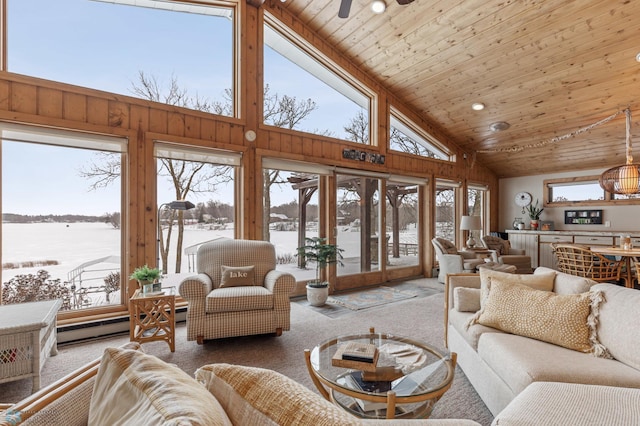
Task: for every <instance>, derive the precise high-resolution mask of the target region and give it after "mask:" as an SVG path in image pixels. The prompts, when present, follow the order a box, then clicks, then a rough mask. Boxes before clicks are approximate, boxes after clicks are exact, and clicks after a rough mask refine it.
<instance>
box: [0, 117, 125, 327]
mask: <svg viewBox="0 0 640 426" xmlns="http://www.w3.org/2000/svg"><path fill="white" fill-rule="evenodd" d="M0 139H1V140H4V139H7V140H8V141H13V142H20V143H31V144H41V145H47V146H56V147H62V148H71V149H83V150H93V151H96V152H99V151H102V152H109V153H112V154H118V155H120V161H121V166H120V189H119V191H120V231H119V233H120V265H119V267H120V300H119V302H118V303H111V304H108V305H102V306H100V305H96V306H91V307H88V308H82V309H72V310H68V311H60V312H59V313H58V318H59V320H76V319H88V318H92V317H94V316H96V315H105V314H112V313H114V312H122V311H123V310H127V309H128V305H127V301H128V300H129V296H128V293H127V288H128V284H129V280H128V279H126V278H125V277H126V273H125V272H124V271H127V268H128V256H127V253H128V252H129V246H128V242H127V241H128V235H129V232H130V231H129V227H128V215H129V210H128V208H127V204H128V202H127V194H128V191H127V186H128V184H129V182H128V181H129V169H128V167H129V159H128V156H129V153H128V151H129V148H130V144H129V139H128V138H127V137H126V136H116V135H107V134H98V133H90V132H86V131H81V130H67V129H62V128H57V127H42V126H34V125H31V124H19V123H11V122H4V121H2V122H0ZM83 141H84V142H83ZM1 151H2V149H1V147H0V155H2V152H1ZM3 184H4V183H3V182H2V177H1V176H0V190H1V188H2V185H3ZM0 203H1V201H0ZM0 233H1V230H0ZM2 251H3V247H2V241H1V239H0V258H2ZM1 285H2V283H0V287H1Z"/></svg>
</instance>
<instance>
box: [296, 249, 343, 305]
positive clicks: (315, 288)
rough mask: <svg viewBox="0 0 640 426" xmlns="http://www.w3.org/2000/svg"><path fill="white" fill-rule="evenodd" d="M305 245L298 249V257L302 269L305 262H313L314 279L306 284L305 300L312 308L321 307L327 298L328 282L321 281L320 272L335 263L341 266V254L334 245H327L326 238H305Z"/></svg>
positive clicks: (340, 250)
mask: <svg viewBox="0 0 640 426" xmlns="http://www.w3.org/2000/svg"><path fill="white" fill-rule="evenodd" d="M305 243H306V244H305V245H304V246H302V247H298V249H297V250H298V256H300V257H302V259H303V263H302V265H303V267H304V268H306V264H307V262H309V261H310V262H315V264H316V278H315V279H314V280H311V281H308V282H307V299H308V300H309V302H310V303H311V305H312V306H322V305H324V304H325V302H326V301H327V297H329V282H328V281H324V280H323V279H322V271H324V270H325V269H326V267H327V266H329V265H331V264H334V263H337V264H340V265H342V252H343V250H342V249H340V248H338V246H337V245H335V244H327V239H326V238H321V237H312V238H305Z"/></svg>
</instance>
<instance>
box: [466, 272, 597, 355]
mask: <svg viewBox="0 0 640 426" xmlns="http://www.w3.org/2000/svg"><path fill="white" fill-rule="evenodd" d="M603 300H604V299H603V297H602V293H601V292H588V293H581V294H567V295H562V294H556V293H553V292H550V291H541V290H535V289H533V288H530V287H528V286H525V285H521V284H517V283H513V282H509V281H503V280H500V279H496V278H495V277H494V278H493V279H492V280H491V284H490V287H489V289H488V296H487V298H486V300H485V304H484V306H483V308H482V309H481V310H480V312H479V315H478V316H477V319H476V320H474V321H473V322H475V323H478V324H482V325H484V326H487V327H492V328H496V329H499V330H502V331H505V332H507V333H512V334H517V335H520V336H525V337H530V338H532V339H536V340H542V341H544V342H548V343H553V344H554V345H559V346H563V347H565V348H568V349H573V350H575V351H580V352H594V353H595V354H596V355H597V356H606V349H605V348H604V347H603V346H602V345H601V344H600V343H599V342H598V340H597V334H596V331H597V330H596V325H597V317H598V313H599V307H600V303H601V302H602V301H603Z"/></svg>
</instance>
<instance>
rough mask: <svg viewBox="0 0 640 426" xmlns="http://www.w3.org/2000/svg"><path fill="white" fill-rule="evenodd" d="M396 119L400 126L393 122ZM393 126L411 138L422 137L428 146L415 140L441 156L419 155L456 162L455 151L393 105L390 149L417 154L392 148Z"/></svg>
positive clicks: (389, 139)
mask: <svg viewBox="0 0 640 426" xmlns="http://www.w3.org/2000/svg"><path fill="white" fill-rule="evenodd" d="M394 120H395V121H397V122H398V123H399V124H400V126H395V125H394V124H393V121H394ZM401 127H404V129H402V128H401ZM392 128H396V129H398V131H400V132H402V133H403V134H404V135H405V136H407V137H409V138H413V137H416V138H419V139H422V142H424V143H426V145H428V146H425V145H424V144H422V143H420V142H421V141H417V140H414V142H415V143H417V144H419V145H421V146H422V147H423V148H424V149H425V150H427V151H431V152H433V153H434V154H436V155H439V157H428V156H424V155H419V154H418V155H417V156H418V157H420V158H428V159H430V160H440V161H447V162H450V163H455V161H456V155H455V154H454V153H453V152H451V150H450V149H449V148H448V147H447V146H446V145H444V144H443V143H442V142H440V141H439V140H438V139H437V138H436V137H435V136H433V135H431V134H430V133H429V132H427V131H426V130H424V129H422V128H421V127H420V126H418V125H417V124H416V123H414V122H413V120H411V119H409V118H408V117H407V116H406V115H404V114H402V113H401V112H400V111H399V110H398V109H397V108H394V107H393V106H391V107H390V109H389V134H388V135H387V137H388V141H389V150H390V151H393V152H399V153H402V154H407V155H416V154H413V153H410V152H405V151H398V150H397V149H393V148H391V129H392ZM407 133H413V134H407Z"/></svg>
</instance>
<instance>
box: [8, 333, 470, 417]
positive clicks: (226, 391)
mask: <svg viewBox="0 0 640 426" xmlns="http://www.w3.org/2000/svg"><path fill="white" fill-rule="evenodd" d="M392 423H393V424H394V425H396V424H397V425H407V426H411V425H434V426H439V425H440V426H471V425H476V426H477V425H478V423H476V422H474V421H471V420H449V419H444V420H437V419H434V420H394V421H393V422H392ZM18 424H24V425H42V426H45V425H46V426H52V425H64V426H78V425H88V424H89V425H92V426H100V425H105V426H106V425H109V426H112V425H119V424H130V425H203V426H215V425H292V426H293V425H303V426H304V425H313V426H323V425H335V426H338V425H340V426H342V425H361V424H363V425H376V424H378V425H382V424H391V423H390V422H389V421H386V420H361V419H358V418H355V417H353V416H351V415H350V414H348V413H347V412H345V411H343V410H342V409H340V408H338V407H337V406H334V405H333V404H332V403H330V402H329V401H327V400H325V399H324V398H322V397H321V396H320V395H318V394H316V393H314V392H312V391H311V390H309V389H307V388H306V387H304V386H303V385H301V384H299V383H296V382H295V381H293V380H291V379H289V378H287V377H285V376H283V375H281V374H279V373H277V372H275V371H270V370H265V369H261V368H255V367H244V366H238V365H231V364H211V365H206V366H203V367H201V368H200V369H198V370H197V372H196V374H195V379H194V378H192V377H190V376H189V375H187V374H186V373H185V372H183V371H182V370H180V369H179V368H178V367H176V366H174V365H171V364H167V363H165V362H163V361H162V360H160V359H158V358H156V357H154V356H152V355H147V354H144V353H143V352H142V351H141V349H140V346H139V345H138V344H136V343H131V344H129V345H127V346H126V347H123V348H108V349H107V350H106V351H105V353H104V355H103V357H102V359H101V360H96V361H95V362H93V363H91V364H90V365H87V366H85V367H83V368H81V369H79V370H77V371H76V372H74V373H72V374H70V375H69V376H67V377H65V378H63V379H61V380H59V381H58V382H56V383H53V384H51V385H50V386H47V387H46V388H44V389H42V390H41V391H39V392H37V393H36V394H34V395H32V397H29V398H26V399H25V400H23V401H21V402H19V403H17V404H15V405H13V406H11V407H9V408H8V409H6V410H5V411H2V410H0V426H15V425H18Z"/></svg>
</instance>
